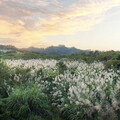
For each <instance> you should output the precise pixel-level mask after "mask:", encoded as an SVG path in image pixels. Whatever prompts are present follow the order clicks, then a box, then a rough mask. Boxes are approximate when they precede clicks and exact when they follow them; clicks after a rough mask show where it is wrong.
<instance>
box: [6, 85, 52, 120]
mask: <svg viewBox="0 0 120 120" xmlns="http://www.w3.org/2000/svg"><path fill="white" fill-rule="evenodd" d="M4 102H5V103H6V109H5V111H9V112H10V116H11V118H14V119H15V120H27V119H28V120H30V118H31V116H38V115H39V118H40V117H43V118H44V117H45V116H46V119H47V118H49V120H50V119H51V118H50V112H49V105H48V98H47V96H45V95H44V94H43V93H42V90H41V89H39V88H38V87H37V85H34V84H33V83H29V84H28V86H27V87H26V86H24V85H21V86H20V88H15V90H13V91H12V92H11V93H10V95H9V96H8V98H6V99H4ZM35 120H36V119H35Z"/></svg>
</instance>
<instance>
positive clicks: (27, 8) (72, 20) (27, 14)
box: [0, 0, 120, 47]
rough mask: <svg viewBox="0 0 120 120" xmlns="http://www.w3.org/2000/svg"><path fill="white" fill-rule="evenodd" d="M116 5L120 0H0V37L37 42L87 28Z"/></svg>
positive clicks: (14, 41) (20, 42) (21, 42)
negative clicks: (44, 38)
mask: <svg viewBox="0 0 120 120" xmlns="http://www.w3.org/2000/svg"><path fill="white" fill-rule="evenodd" d="M70 2H71V1H70ZM116 6H120V0H84V1H83V0H77V1H76V0H75V1H73V2H71V3H69V2H68V1H64V0H61V2H60V1H57V0H51V1H50V0H26V1H24V0H0V38H1V39H2V38H4V39H5V38H9V40H8V43H10V44H15V45H17V46H18V47H22V46H23V47H25V46H26V47H28V46H31V45H33V44H34V45H35V44H36V45H37V44H38V43H39V44H40V43H42V42H43V43H44V40H43V36H45V35H58V34H74V33H75V32H78V31H86V30H90V29H92V26H94V25H96V24H97V23H100V22H101V21H102V20H103V19H104V15H105V12H106V11H107V10H109V9H111V8H113V7H116ZM1 39H0V41H2V40H1ZM4 39H3V40H4ZM0 43H1V42H0Z"/></svg>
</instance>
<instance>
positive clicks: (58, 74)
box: [0, 59, 120, 120]
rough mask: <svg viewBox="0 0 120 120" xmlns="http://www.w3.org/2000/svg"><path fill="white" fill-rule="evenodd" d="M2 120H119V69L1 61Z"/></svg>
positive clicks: (83, 64) (56, 62)
mask: <svg viewBox="0 0 120 120" xmlns="http://www.w3.org/2000/svg"><path fill="white" fill-rule="evenodd" d="M0 69H1V71H0V119H2V120H104V119H107V120H119V114H120V76H119V71H117V72H115V71H114V70H112V69H108V70H105V69H104V65H103V63H101V62H94V63H91V64H87V63H85V62H83V61H81V62H78V61H71V62H70V61H67V60H64V61H57V60H49V59H48V60H41V59H36V60H34V59H31V60H21V59H20V60H5V61H4V62H3V61H2V60H1V61H0Z"/></svg>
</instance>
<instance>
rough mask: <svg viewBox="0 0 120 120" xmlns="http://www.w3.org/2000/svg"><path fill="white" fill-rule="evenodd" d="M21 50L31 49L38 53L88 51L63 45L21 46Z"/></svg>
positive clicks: (78, 52)
mask: <svg viewBox="0 0 120 120" xmlns="http://www.w3.org/2000/svg"><path fill="white" fill-rule="evenodd" d="M22 50H26V51H32V52H39V53H57V54H73V53H77V54H80V53H82V52H85V53H88V52H89V51H88V50H80V49H77V48H75V47H71V48H68V47H65V46H64V45H59V46H50V47H48V48H45V49H44V48H35V47H29V48H23V49H22Z"/></svg>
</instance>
